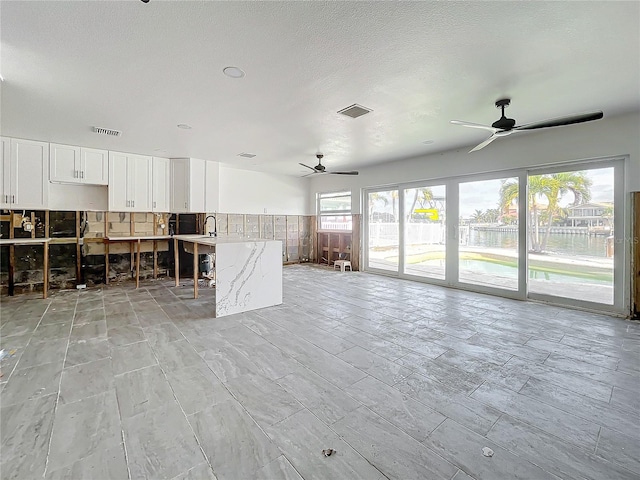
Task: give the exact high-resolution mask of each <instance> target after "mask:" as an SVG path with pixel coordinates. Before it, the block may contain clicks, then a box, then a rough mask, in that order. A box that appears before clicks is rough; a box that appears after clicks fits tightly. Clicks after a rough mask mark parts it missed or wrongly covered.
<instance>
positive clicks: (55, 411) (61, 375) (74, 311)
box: [42, 294, 80, 477]
mask: <svg viewBox="0 0 640 480" xmlns="http://www.w3.org/2000/svg"><path fill="white" fill-rule="evenodd" d="M79 298H80V294H76V305H75V308H74V310H73V318H75V316H76V315H75V314H76V310H77V308H78V300H79ZM72 331H73V320H71V328H70V329H69V336H68V337H67V348H66V349H65V351H64V358H63V360H62V368H61V369H60V380H59V381H58V395H57V397H56V402H55V405H54V406H53V418H52V419H51V422H52V423H51V434H50V435H49V444H48V446H47V457H46V460H45V464H44V472H42V476H43V477H44V476H45V475H46V474H47V469H48V468H49V456H50V455H51V444H52V442H53V433H54V431H55V423H56V422H55V421H56V414H57V413H58V405H59V404H60V392H61V389H62V378H63V375H64V364H65V363H66V361H67V353H69V344H70V343H71V332H72Z"/></svg>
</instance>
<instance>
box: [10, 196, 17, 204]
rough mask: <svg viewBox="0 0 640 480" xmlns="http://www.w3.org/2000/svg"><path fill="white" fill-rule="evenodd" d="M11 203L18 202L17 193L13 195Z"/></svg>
mask: <svg viewBox="0 0 640 480" xmlns="http://www.w3.org/2000/svg"><path fill="white" fill-rule="evenodd" d="M11 203H16V196H15V195H11Z"/></svg>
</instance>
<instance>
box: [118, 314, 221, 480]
mask: <svg viewBox="0 0 640 480" xmlns="http://www.w3.org/2000/svg"><path fill="white" fill-rule="evenodd" d="M134 313H135V312H134ZM135 315H136V318H137V317H138V314H137V313H135ZM176 328H177V327H176ZM142 332H143V335H144V336H145V338H146V339H147V342H149V339H148V337H147V333H146V332H145V331H144V330H143V331H142ZM180 334H181V335H182V331H180ZM183 336H184V335H183ZM149 346H150V348H151V353H152V354H153V357H154V358H155V360H156V363H157V366H158V367H159V368H160V371H161V372H162V376H163V377H164V380H165V382H167V385H168V386H169V389H170V390H171V395H172V396H173V399H174V401H175V403H176V404H177V405H178V408H180V411H181V412H182V416H183V418H184V420H185V421H186V422H187V425H188V426H189V430H190V431H191V434H192V435H193V438H194V439H195V440H196V444H197V445H198V448H199V449H200V452H201V453H202V456H203V457H204V461H205V462H206V463H207V465H209V468H210V469H211V471H212V472H213V474H214V475H215V470H214V469H213V465H212V464H211V462H210V461H209V457H207V454H206V452H205V451H204V447H203V446H202V444H201V443H200V439H199V438H198V435H197V434H196V432H195V430H194V429H193V426H192V425H191V422H189V416H188V415H187V413H186V412H185V411H184V408H183V407H182V404H181V403H180V400H178V397H177V395H176V392H175V390H174V388H173V385H171V382H170V381H169V377H168V376H167V372H165V370H164V368H163V367H162V365H161V364H160V359H159V358H158V355H157V353H156V351H155V349H154V348H153V347H151V343H150V342H149ZM189 346H190V347H191V348H192V349H193V350H194V351H195V349H194V348H193V346H192V345H191V344H189ZM197 353H198V352H196V354H197ZM198 357H200V355H198ZM153 366H155V365H153ZM225 388H226V386H225ZM123 435H124V431H123ZM128 465H129V463H128V461H127V468H128ZM194 466H195V465H194ZM216 477H217V475H216ZM129 478H131V476H129Z"/></svg>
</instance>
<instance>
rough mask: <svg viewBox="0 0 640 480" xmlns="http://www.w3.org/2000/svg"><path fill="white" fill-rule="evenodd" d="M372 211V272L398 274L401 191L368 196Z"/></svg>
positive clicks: (367, 262)
mask: <svg viewBox="0 0 640 480" xmlns="http://www.w3.org/2000/svg"><path fill="white" fill-rule="evenodd" d="M366 202H367V208H368V212H369V213H368V216H367V236H366V241H367V245H366V260H365V265H366V266H367V269H369V270H374V271H375V270H380V271H382V272H386V273H398V265H399V259H400V221H399V216H400V199H399V190H398V189H397V188H395V189H389V190H379V191H372V192H367V193H366Z"/></svg>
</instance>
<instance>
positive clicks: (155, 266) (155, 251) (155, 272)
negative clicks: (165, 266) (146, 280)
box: [153, 240, 158, 280]
mask: <svg viewBox="0 0 640 480" xmlns="http://www.w3.org/2000/svg"><path fill="white" fill-rule="evenodd" d="M156 278H158V242H157V241H155V240H154V241H153V279H154V280H155V279H156Z"/></svg>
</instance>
